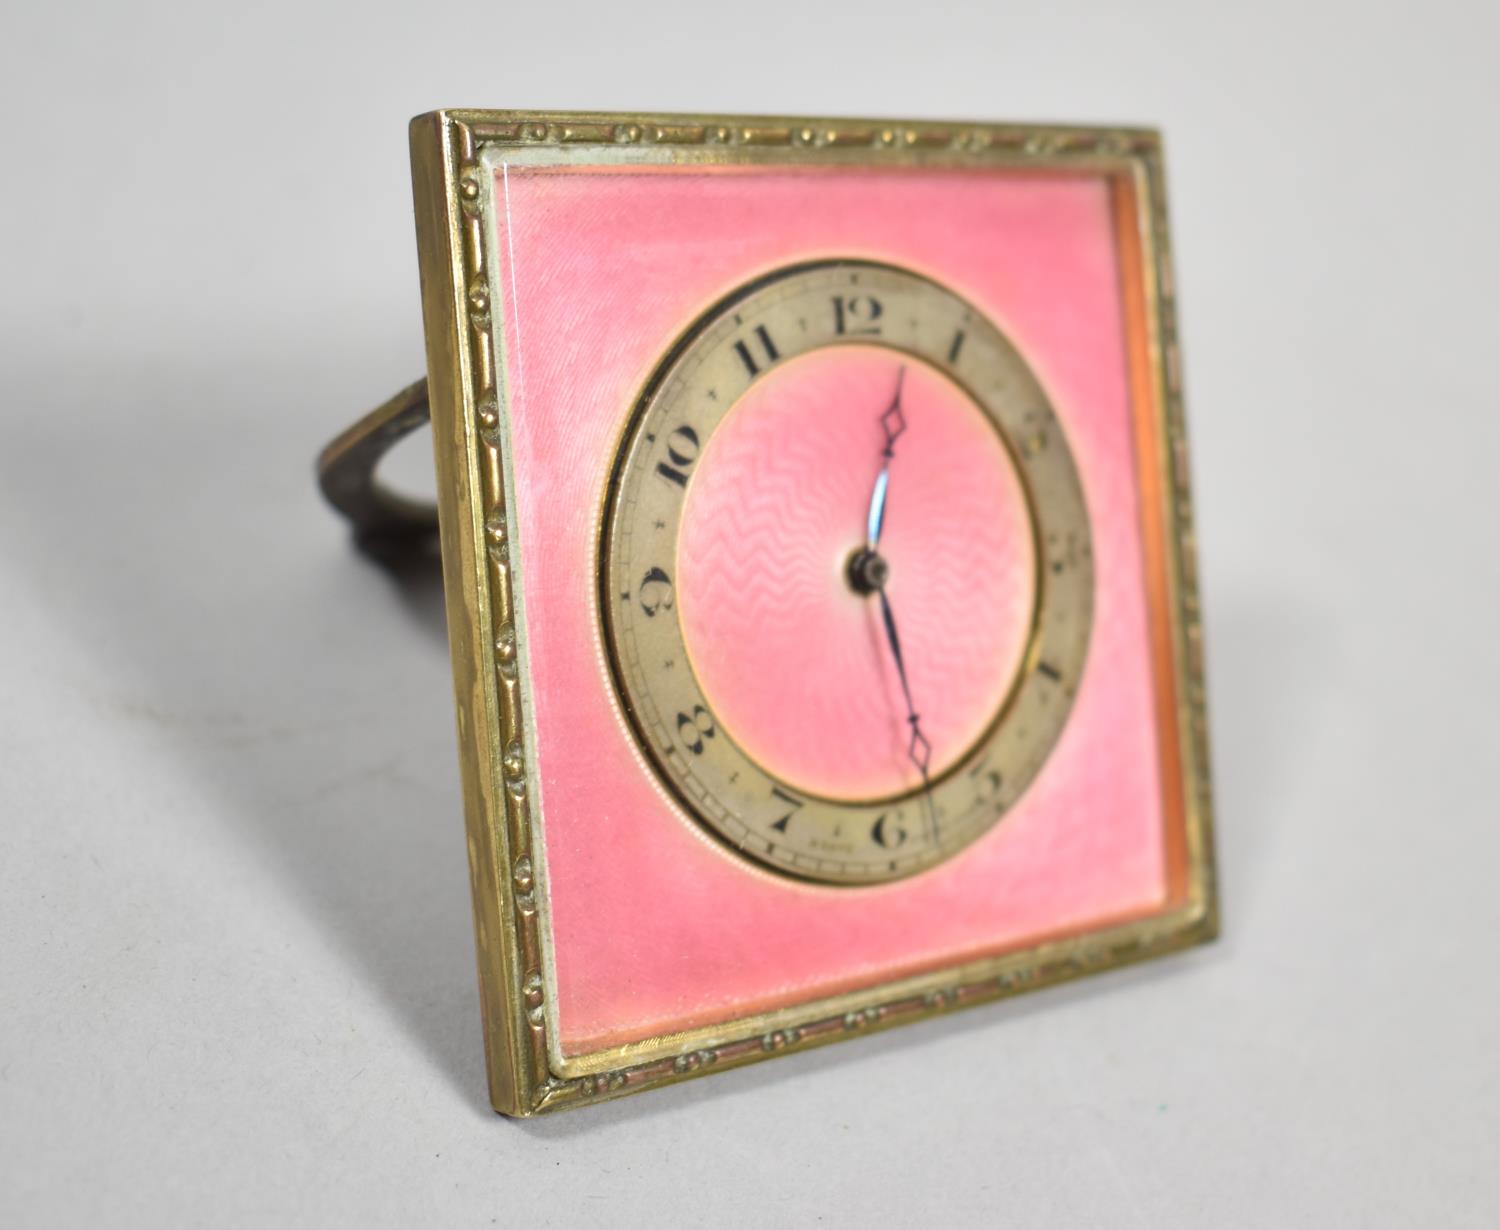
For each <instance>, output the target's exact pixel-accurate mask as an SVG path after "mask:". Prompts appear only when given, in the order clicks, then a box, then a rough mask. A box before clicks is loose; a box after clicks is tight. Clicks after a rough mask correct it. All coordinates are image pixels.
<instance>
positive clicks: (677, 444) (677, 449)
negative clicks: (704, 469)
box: [656, 427, 699, 487]
mask: <svg viewBox="0 0 1500 1230" xmlns="http://www.w3.org/2000/svg"><path fill="white" fill-rule="evenodd" d="M698 447H699V446H698V433H697V432H696V431H694V430H693V429H692V428H691V427H679V428H677V430H676V431H674V432H673V433H672V434H671V435H670V436H668V437H667V460H666V461H663V462H660V463H658V465H657V467H656V472H657V473H658V474H660V475H661V476H662V477H663V478H664V479H666V480H667V481H668V482H669V483H676V484H677V485H678V486H679V487H686V486H687V480H688V471H689V470H691V469H692V466H693V462H695V461H697V460H698ZM669 463H670V464H669Z"/></svg>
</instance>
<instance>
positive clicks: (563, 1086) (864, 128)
mask: <svg viewBox="0 0 1500 1230" xmlns="http://www.w3.org/2000/svg"><path fill="white" fill-rule="evenodd" d="M438 120H439V122H440V124H441V126H442V130H443V132H444V133H445V139H446V140H447V141H448V143H449V148H448V150H447V154H448V158H449V165H450V166H451V167H453V168H454V170H455V172H456V177H457V182H456V186H450V188H451V190H452V192H453V197H452V198H451V199H453V200H455V201H456V203H457V207H458V214H457V216H456V217H453V218H450V227H451V230H452V231H453V233H454V234H453V238H454V239H455V241H456V242H457V244H458V246H459V248H460V249H461V250H460V251H456V252H454V253H451V254H450V255H451V256H453V257H455V258H457V259H459V260H460V261H461V268H462V270H463V274H464V282H463V285H462V287H461V290H462V292H463V309H464V310H463V318H462V320H461V326H462V328H461V338H460V355H461V357H462V358H463V359H465V360H466V362H463V363H462V364H461V366H462V367H463V368H464V369H465V371H466V372H467V377H468V387H467V389H466V390H465V397H466V400H467V403H468V405H469V406H470V407H471V411H472V414H473V426H474V431H475V434H476V436H477V439H478V441H479V443H480V445H481V446H482V448H481V451H480V453H479V455H478V456H477V457H476V458H475V464H474V468H473V469H471V477H475V476H477V477H478V479H479V483H478V487H479V490H480V491H481V493H482V508H481V510H480V511H481V512H482V516H483V527H484V536H485V544H486V551H485V556H484V567H483V568H482V570H481V574H480V575H479V576H477V577H475V578H474V580H476V581H477V582H478V583H479V584H480V585H481V586H482V587H483V591H484V592H483V594H482V595H481V603H480V610H481V611H483V610H484V609H488V612H489V626H488V633H489V635H488V637H487V638H485V639H484V640H482V641H481V645H483V646H484V648H483V649H482V655H481V656H482V657H483V659H484V663H483V665H484V669H485V671H486V672H487V673H488V674H489V677H490V678H491V679H493V680H494V682H495V686H496V692H495V699H496V702H497V712H496V713H494V714H493V715H492V717H491V720H492V721H493V720H495V719H496V718H497V719H498V725H497V726H496V727H494V729H495V732H496V733H497V734H498V739H495V740H492V741H491V746H490V749H489V750H483V749H482V750H481V754H482V755H485V756H493V755H494V752H495V751H496V750H498V751H499V769H500V774H499V776H500V779H501V781H502V782H503V785H504V789H503V800H504V821H503V824H497V823H495V821H496V820H498V817H486V818H485V820H484V823H485V824H486V825H488V826H490V832H491V834H492V838H494V839H498V840H497V841H496V845H495V849H494V854H495V862H496V864H497V865H496V866H494V867H493V868H487V867H485V866H484V860H483V859H482V858H481V856H480V854H479V852H478V850H477V849H476V847H475V842H474V838H473V835H472V830H471V836H470V842H469V846H470V864H471V871H472V873H473V877H474V890H475V892H476V894H478V893H481V892H486V891H490V890H489V889H488V888H487V887H486V886H487V885H495V886H497V890H498V892H499V894H500V897H501V900H500V901H499V903H498V906H499V909H500V911H501V913H502V915H503V913H504V911H505V908H506V905H507V904H508V906H509V911H510V919H509V924H510V926H509V927H507V928H506V930H511V929H512V928H513V932H514V947H513V950H510V951H507V950H508V949H510V945H509V944H505V943H503V942H501V939H502V937H492V936H489V935H487V934H486V933H485V928H484V926H483V923H482V921H481V922H480V926H479V935H478V942H479V947H480V955H481V964H482V965H483V964H484V963H485V962H488V963H489V968H488V969H482V971H481V973H482V976H484V977H486V978H499V979H501V980H502V981H503V984H504V985H503V991H504V1001H505V1004H506V1007H507V1010H508V1011H509V1013H510V1015H511V1017H512V1022H511V1023H512V1027H513V1033H512V1036H516V1034H519V1037H520V1038H521V1040H522V1044H521V1045H520V1046H518V1047H517V1048H516V1049H514V1050H512V1051H511V1053H510V1056H509V1062H510V1063H511V1064H512V1066H513V1067H514V1069H515V1070H514V1071H513V1072H511V1073H510V1076H511V1077H512V1081H511V1082H510V1083H512V1084H513V1086H514V1088H515V1090H516V1093H517V1096H518V1099H519V1105H517V1106H506V1107H501V1108H500V1109H505V1110H507V1111H508V1112H509V1113H513V1114H514V1113H520V1114H535V1113H538V1112H542V1111H550V1110H556V1109H560V1108H563V1107H569V1106H577V1105H581V1104H585V1103H588V1102H593V1101H599V1100H603V1099H606V1098H611V1097H616V1096H620V1095H622V1094H625V1093H629V1092H634V1091H637V1090H643V1089H649V1088H656V1087H658V1086H661V1085H665V1084H668V1083H671V1082H673V1081H677V1080H681V1079H685V1078H688V1077H692V1076H696V1075H701V1074H703V1073H704V1072H707V1071H709V1070H718V1069H726V1068H732V1067H738V1066H740V1065H742V1064H745V1063H749V1062H753V1061H755V1060H758V1059H762V1058H765V1057H767V1056H769V1055H772V1054H777V1053H783V1052H786V1051H788V1050H793V1049H806V1048H810V1047H813V1046H819V1045H823V1044H826V1043H828V1042H832V1041H836V1040H838V1039H839V1038H843V1037H848V1036H850V1035H852V1034H855V1033H861V1032H868V1031H871V1030H876V1029H885V1028H890V1027H892V1026H895V1025H899V1024H905V1023H908V1022H911V1021H915V1020H920V1019H923V1018H925V1017H929V1016H933V1015H936V1014H938V1013H942V1012H945V1011H948V1010H950V1009H952V1008H956V1007H962V1006H968V1005H970V1004H977V1003H983V1002H986V1001H988V1000H993V999H997V998H1000V997H1002V996H1007V995H1012V994H1016V993H1018V992H1021V991H1026V990H1033V989H1037V988H1040V987H1044V986H1049V985H1052V984H1055V983H1059V982H1063V981H1067V980H1069V979H1072V978H1076V977H1079V976H1081V975H1084V974H1088V973H1093V972H1097V971H1100V970H1104V969H1108V968H1112V967H1115V966H1119V965H1123V964H1127V963H1130V962H1134V961H1140V960H1145V959H1147V958H1150V957H1155V956H1159V955H1163V954H1165V953H1168V952H1172V951H1176V950H1178V949H1182V948H1186V947H1189V946H1191V945H1193V944H1197V943H1201V942H1203V941H1205V940H1208V939H1211V938H1212V937H1213V936H1214V935H1215V934H1216V933H1217V926H1218V920H1217V906H1216V902H1217V890H1216V882H1215V871H1214V861H1213V848H1212V804H1211V791H1210V775H1209V756H1208V729H1207V712H1206V699H1205V691H1204V679H1203V640H1202V626H1201V611H1200V604H1199V598H1198V584H1197V572H1196V535H1195V531H1194V522H1193V509H1192V499H1191V488H1190V486H1189V481H1188V459H1187V444H1186V434H1185V426H1184V412H1183V402H1182V386H1181V362H1180V354H1179V349H1178V335H1177V324H1176V310H1175V289H1174V281H1173V276H1172V267H1171V259H1170V247H1169V242H1168V231H1167V214H1166V207H1165V195H1164V179H1163V167H1162V156H1161V143H1160V139H1159V138H1158V136H1157V135H1156V134H1155V133H1153V132H1150V131H1144V130H1137V129H1097V128H1077V127H1053V126H1048V127H1039V126H1013V125H976V124H949V123H906V122H872V121H853V120H811V119H784V120H768V119H749V118H732V117H717V118H715V117H685V116H655V117H650V116H646V117H636V116H607V115H590V114H516V113H510V112H470V111H454V112H443V113H440V114H439V116H438ZM420 122H421V121H420V120H419V121H416V122H414V123H420ZM621 145H624V146H631V145H637V146H654V147H665V148H666V149H668V150H670V151H672V152H674V153H681V154H683V155H686V156H688V157H693V156H696V157H697V158H702V157H703V156H704V155H705V154H707V155H710V156H711V155H712V154H713V153H714V152H715V151H717V152H718V153H719V155H720V158H711V160H714V161H719V160H722V161H739V160H747V161H748V160H750V159H749V158H742V157H737V156H736V154H735V153H734V151H745V152H746V153H747V154H748V153H749V152H750V151H776V150H780V151H814V150H830V151H833V150H838V151H850V152H863V153H864V154H865V157H866V159H867V160H868V164H869V165H876V166H878V165H882V164H884V163H886V161H887V160H888V159H889V160H890V162H891V165H903V164H906V163H909V162H914V161H927V160H928V158H929V157H931V158H933V160H934V161H936V160H937V159H941V158H942V157H943V156H944V155H945V154H946V155H947V156H949V157H950V158H951V157H953V156H955V155H957V156H961V157H962V159H963V162H964V163H965V164H972V165H985V164H986V163H987V162H990V161H991V160H992V159H993V160H995V161H997V162H1003V163H1004V164H1006V165H1018V166H1025V165H1027V164H1042V165H1047V166H1050V167H1058V166H1082V167H1088V166H1094V165H1099V164H1101V163H1103V164H1105V165H1108V166H1112V167H1114V168H1115V169H1132V170H1133V171H1134V172H1135V173H1136V174H1137V187H1138V192H1139V193H1140V198H1141V200H1142V201H1143V202H1144V207H1145V211H1146V212H1145V217H1144V223H1145V230H1144V232H1143V236H1142V238H1143V252H1144V254H1145V256H1146V258H1147V260H1148V261H1150V262H1151V268H1149V269H1148V271H1147V272H1148V275H1149V277H1150V279H1151V281H1152V283H1154V295H1153V296H1152V300H1153V304H1154V312H1153V313H1152V317H1153V320H1152V323H1153V325H1154V327H1155V331H1156V332H1155V338H1154V340H1155V344H1156V349H1157V355H1158V366H1159V369H1160V370H1159V371H1158V372H1157V373H1155V376H1156V383H1157V393H1158V398H1157V400H1158V403H1159V411H1160V414H1161V416H1162V418H1161V424H1160V426H1161V428H1162V432H1163V435H1164V436H1165V440H1166V447H1167V456H1166V458H1165V464H1166V467H1167V473H1166V475H1165V477H1166V480H1167V487H1168V491H1169V493H1170V508H1169V509H1168V510H1167V522H1166V524H1167V527H1168V529H1169V530H1170V531H1171V534H1170V538H1171V542H1170V544H1169V547H1170V550H1169V565H1170V577H1169V588H1170V593H1171V598H1172V601H1171V615H1172V620H1173V625H1174V629H1173V630H1174V633H1175V635H1174V645H1173V651H1174V656H1175V658H1176V661H1175V668H1176V669H1175V677H1176V679H1177V680H1178V688H1179V695H1178V697H1177V701H1178V716H1179V737H1180V738H1181V739H1182V749H1181V750H1182V764H1183V776H1184V779H1185V785H1186V786H1187V790H1186V791H1185V798H1184V803H1185V809H1184V811H1185V818H1186V822H1187V827H1188V830H1189V831H1188V878H1189V884H1190V888H1189V901H1188V904H1187V905H1186V906H1182V907H1178V908H1176V909H1174V910H1172V911H1169V912H1164V913H1162V914H1159V915H1156V916H1153V917H1149V918H1145V919H1141V920H1138V921H1135V922H1131V923H1127V924H1123V925H1120V926H1116V927H1112V928H1108V929H1104V930H1099V931H1095V932H1092V933H1088V934H1084V935H1081V936H1078V937H1074V938H1071V939H1066V940H1060V941H1055V942H1050V943H1046V944H1043V945H1041V946H1039V947H1034V948H1031V949H1028V950H1025V951H1022V952H1019V953H1015V954H1012V955H1010V956H1006V957H999V958H992V959H989V960H987V961H982V962H977V963H974V964H971V965H967V966H964V967H961V968H957V969H949V970H947V971H943V972H941V973H939V974H937V975H933V976H929V977H928V978H926V979H918V980H908V981H907V982H903V983H901V984H896V985H887V986H885V987H876V988H872V989H870V990H867V991H865V992H861V993H858V994H856V995H851V996H844V997H841V998H840V1000H831V1001H828V1002H827V1006H828V1007H830V1008H832V1007H833V1006H834V1005H835V1004H841V1003H842V1004H848V1005H849V1006H847V1007H844V1008H843V1010H840V1011H831V1012H830V1013H829V1014H828V1015H826V1016H820V1017H818V1018H817V1019H813V1020H810V1021H806V1022H803V1023H799V1024H788V1025H784V1026H775V1027H773V1026H772V1022H774V1021H776V1020H780V1019H782V1018H785V1017H786V1016H787V1015H788V1014H787V1013H781V1014H772V1015H770V1016H766V1017H755V1018H747V1019H746V1020H745V1021H742V1022H730V1023H726V1026H725V1029H726V1030H727V1029H729V1028H730V1027H732V1026H733V1025H735V1024H739V1025H742V1026H745V1025H750V1024H753V1023H755V1022H763V1023H765V1024H766V1025H767V1028H765V1029H764V1030H763V1031H757V1032H754V1033H752V1035H751V1036H748V1037H741V1038H737V1039H735V1040H732V1041H721V1042H716V1043H712V1042H711V1043H710V1044H708V1045H700V1046H692V1045H691V1044H690V1039H691V1038H692V1036H693V1035H691V1034H686V1035H683V1036H682V1041H683V1049H682V1050H681V1051H680V1052H679V1053H677V1054H675V1055H672V1056H670V1057H667V1058H654V1059H651V1060H648V1061H646V1062H636V1063H632V1062H629V1060H628V1058H626V1055H628V1052H629V1051H630V1049H631V1048H629V1047H626V1048H620V1050H619V1053H620V1055H621V1058H622V1060H623V1061H622V1062H621V1063H620V1064H619V1066H611V1067H607V1068H606V1069H605V1070H603V1071H597V1072H592V1073H590V1074H588V1075H584V1076H574V1077H564V1076H560V1075H558V1074H557V1073H555V1072H554V1071H553V1069H552V1066H551V1064H550V1063H549V1058H548V1039H547V1027H548V1026H547V1012H546V1004H545V987H546V979H545V978H544V975H543V970H544V962H545V960H546V956H545V945H544V942H543V937H542V922H541V918H540V914H539V902H538V891H539V884H538V881H539V878H540V877H539V875H538V872H537V870H536V867H535V865H534V860H533V846H534V844H535V841H536V831H535V828H534V826H533V824H532V817H531V815H530V805H529V804H530V801H529V791H528V777H527V766H526V755H525V735H524V717H525V708H524V706H525V696H524V692H523V679H524V675H525V673H524V671H522V670H521V669H520V662H519V655H520V649H519V646H518V639H517V635H516V616H515V603H514V594H513V591H512V583H511V570H512V563H511V559H510V544H509V536H508V531H507V522H506V509H505V499H504V491H503V485H504V484H503V481H502V480H501V474H502V473H503V468H502V459H501V456H500V448H501V434H502V421H501V412H500V396H501V393H500V386H499V379H500V374H499V367H498V364H497V361H496V354H495V344H494V331H493V329H492V318H491V304H490V289H489V281H488V278H489V269H488V267H487V251H486V244H485V229H484V209H483V202H484V191H485V189H484V181H485V178H486V176H485V172H484V169H483V168H482V166H481V164H480V162H479V157H480V154H481V153H482V152H483V151H484V150H485V149H486V148H488V147H505V148H511V149H515V148H518V147H519V148H526V147H534V148H543V149H545V148H547V147H556V148H569V149H578V148H579V147H588V146H596V147H601V146H621ZM804 156H805V155H804ZM476 472H477V473H476ZM486 599H487V600H486ZM1182 717H1185V718H1186V726H1185V728H1183V726H1182V723H1181V720H1180V719H1181V718H1182ZM484 733H485V732H483V731H474V732H470V737H471V738H482V737H483V735H484ZM472 823H473V820H472V819H471V824H472ZM480 917H481V915H480V912H478V911H476V918H480ZM497 943H500V950H499V951H498V952H497V951H495V945H496V944H497ZM914 986H915V987H916V989H913V988H914ZM498 1025H499V1023H498V1022H491V1021H489V1020H486V1030H487V1032H488V1031H490V1030H492V1029H494V1028H496V1027H497V1026H498ZM490 1062H491V1063H492V1064H493V1063H495V1062H497V1056H496V1055H495V1053H494V1051H493V1050H491V1052H490ZM492 1083H493V1082H492Z"/></svg>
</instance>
